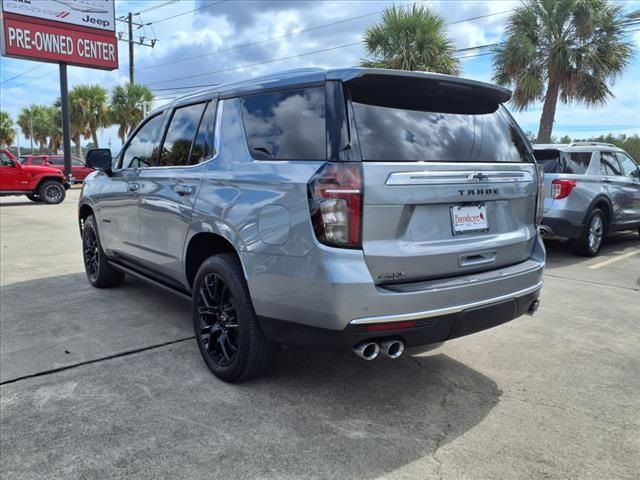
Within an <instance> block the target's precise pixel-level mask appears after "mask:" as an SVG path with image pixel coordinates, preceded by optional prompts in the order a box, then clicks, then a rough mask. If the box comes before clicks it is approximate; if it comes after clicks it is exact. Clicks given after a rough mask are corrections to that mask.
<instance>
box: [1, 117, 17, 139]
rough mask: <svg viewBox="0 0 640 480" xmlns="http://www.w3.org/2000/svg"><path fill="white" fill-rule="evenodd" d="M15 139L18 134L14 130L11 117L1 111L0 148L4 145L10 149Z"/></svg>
mask: <svg viewBox="0 0 640 480" xmlns="http://www.w3.org/2000/svg"><path fill="white" fill-rule="evenodd" d="M15 139H16V132H15V131H14V130H13V120H12V119H11V115H9V113H7V112H4V111H2V110H0V147H1V146H3V145H6V146H7V147H10V146H11V144H12V143H13V141H14V140H15Z"/></svg>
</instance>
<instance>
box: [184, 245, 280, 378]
mask: <svg viewBox="0 0 640 480" xmlns="http://www.w3.org/2000/svg"><path fill="white" fill-rule="evenodd" d="M192 315H193V329H194V333H195V336H196V342H197V344H198V348H199V350H200V353H201V354H202V358H203V359H204V362H205V363H206V365H207V367H209V370H211V372H213V374H214V375H215V376H216V377H218V378H220V379H221V380H224V381H225V382H230V383H233V382H240V381H243V380H247V379H249V378H252V377H256V376H259V375H261V374H262V373H264V372H265V371H267V370H268V369H269V367H271V365H272V364H273V363H274V361H275V358H276V354H277V352H278V348H277V345H276V344H274V343H272V342H269V341H268V340H267V339H266V337H265V335H264V333H263V332H262V329H261V328H260V324H259V322H258V318H257V316H256V313H255V311H254V309H253V304H252V303H251V297H250V296H249V289H248V288H247V283H246V281H245V279H244V274H243V271H242V267H241V265H240V262H239V261H238V258H237V257H236V256H235V255H234V254H231V253H224V254H220V255H214V256H213V257H209V258H208V259H207V260H205V261H204V263H203V264H202V265H201V266H200V268H199V270H198V273H197V275H196V278H195V281H194V283H193V299H192Z"/></svg>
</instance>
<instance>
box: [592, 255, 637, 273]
mask: <svg viewBox="0 0 640 480" xmlns="http://www.w3.org/2000/svg"><path fill="white" fill-rule="evenodd" d="M639 253H640V250H634V251H633V252H627V253H623V254H622V255H618V256H615V257H613V258H609V259H608V260H604V261H602V262H599V263H595V264H593V265H590V266H589V268H590V269H593V270H595V269H596V268H601V267H606V266H607V265H611V264H612V263H615V262H619V261H620V260H624V259H625V258H629V257H632V256H633V255H637V254H639Z"/></svg>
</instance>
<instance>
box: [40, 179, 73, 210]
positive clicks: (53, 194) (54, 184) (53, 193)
mask: <svg viewBox="0 0 640 480" xmlns="http://www.w3.org/2000/svg"><path fill="white" fill-rule="evenodd" d="M66 194H67V193H66V191H65V189H64V185H63V184H62V183H61V182H58V181H56V180H47V181H46V182H43V183H42V185H40V188H38V197H40V199H41V200H42V201H43V202H44V203H46V204H49V205H57V204H58V203H62V201H63V200H64V197H65V196H66Z"/></svg>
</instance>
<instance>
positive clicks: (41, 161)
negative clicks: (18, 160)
mask: <svg viewBox="0 0 640 480" xmlns="http://www.w3.org/2000/svg"><path fill="white" fill-rule="evenodd" d="M31 165H44V158H42V157H37V158H32V159H31Z"/></svg>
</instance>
